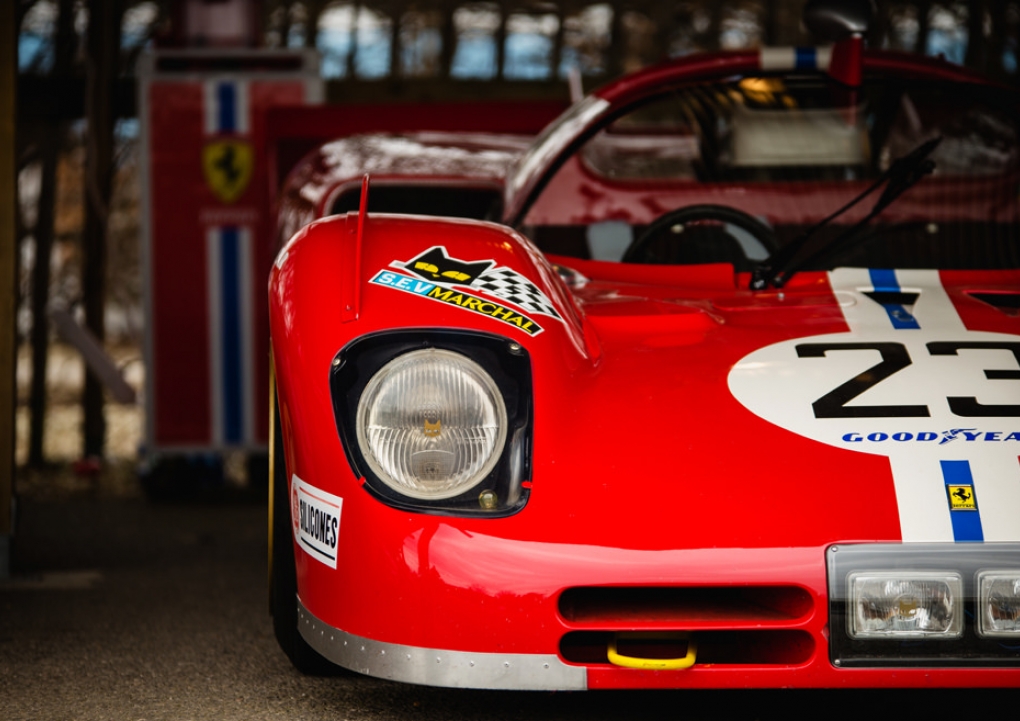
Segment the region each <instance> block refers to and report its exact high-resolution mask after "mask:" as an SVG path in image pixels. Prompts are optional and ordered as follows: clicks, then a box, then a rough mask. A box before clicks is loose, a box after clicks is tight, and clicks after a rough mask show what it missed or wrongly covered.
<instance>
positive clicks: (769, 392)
mask: <svg viewBox="0 0 1020 721" xmlns="http://www.w3.org/2000/svg"><path fill="white" fill-rule="evenodd" d="M830 282H831V283H832V286H833V289H834V291H835V293H836V297H837V299H838V300H839V303H840V306H841V307H842V309H843V313H844V316H845V318H846V321H847V324H848V326H849V328H850V332H848V333H835V334H827V335H819V336H809V337H804V338H796V339H792V340H787V341H782V342H780V343H776V344H774V345H770V346H766V347H765V348H761V349H759V350H756V351H754V352H753V353H750V354H749V355H747V356H745V357H744V358H742V359H741V360H740V361H739V362H738V363H737V364H736V365H735V366H734V367H733V369H732V370H731V372H730V374H729V379H728V382H729V388H730V391H731V393H732V394H733V396H734V397H735V398H736V399H737V400H738V401H740V403H741V404H743V405H744V406H745V407H746V408H747V409H749V410H750V411H751V412H753V413H754V414H755V415H757V416H760V417H761V418H764V419H765V420H767V421H769V422H771V423H773V424H775V425H777V426H780V427H782V428H785V429H787V430H789V431H792V432H793V433H797V434H799V435H801V436H805V437H807V438H811V439H813V440H816V441H819V442H821V443H825V444H828V445H830V446H835V447H837V448H842V449H845V450H849V451H857V452H863V453H871V454H878V455H883V456H887V457H889V459H890V462H891V466H892V472H893V476H894V480H895V483H896V489H897V499H898V502H899V504H900V515H901V521H902V522H903V523H904V524H905V525H904V529H903V533H904V540H908V536H912V537H911V538H910V539H909V540H953V538H952V535H951V530H950V536H949V538H948V539H945V538H943V537H942V536H944V535H945V531H946V527H947V525H946V524H948V523H949V515H948V514H947V508H948V507H952V508H953V509H954V510H956V509H957V507H956V506H952V505H951V504H950V505H949V506H947V499H946V488H947V487H948V484H950V483H951V482H952V478H953V476H951V475H946V474H947V470H946V469H947V468H948V469H950V470H951V471H952V472H953V473H955V470H953V469H956V468H957V467H956V466H954V465H952V464H953V463H955V462H958V461H959V462H965V463H966V464H967V470H968V471H969V472H971V474H972V475H973V476H974V480H973V484H974V487H975V488H977V489H978V491H979V492H978V493H977V497H978V500H979V501H980V502H981V506H982V507H981V519H982V522H983V523H984V525H986V526H988V525H991V526H993V527H995V528H1000V529H1006V530H1003V531H1002V532H1003V533H1005V534H1006V535H1008V536H1009V537H1010V538H1011V539H1013V540H1016V539H1020V521H1018V520H1017V519H1020V462H1018V456H1020V336H1018V335H1011V334H1005V333H986V332H971V331H968V330H967V329H966V328H965V327H964V325H963V323H962V321H961V320H960V318H959V315H958V314H957V312H956V309H955V307H954V306H953V304H952V302H951V301H950V299H949V297H948V296H947V294H946V293H945V291H944V290H943V288H942V287H941V285H940V284H939V281H938V274H937V273H935V272H933V271H899V272H898V273H896V274H892V273H886V274H880V275H875V272H874V271H873V272H871V274H870V275H869V271H867V270H853V269H845V270H838V271H834V272H833V273H831V274H830ZM777 457H778V458H781V457H782V454H781V453H778V454H777ZM944 462H948V463H949V464H950V465H948V466H947V465H946V463H944ZM817 480H818V482H825V469H818V479H817ZM862 480H863V479H862ZM951 500H952V499H950V501H951ZM1003 504H1005V505H1003ZM993 506H994V507H993ZM999 516H1002V518H1001V519H999ZM936 517H937V518H939V519H942V520H941V521H938V522H936V521H935V520H933V519H935V518H936ZM989 520H992V521H996V520H1001V521H1002V523H1001V524H996V523H991V524H990V523H988V521H989ZM940 524H941V525H940ZM936 527H938V528H936ZM939 529H940V530H939ZM988 535H989V534H988V533H987V532H986V533H985V538H984V540H992V539H991V538H989V537H988ZM992 535H993V536H994V535H995V533H994V532H993V534H992ZM999 540H1001V539H999Z"/></svg>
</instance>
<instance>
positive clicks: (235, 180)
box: [202, 140, 255, 203]
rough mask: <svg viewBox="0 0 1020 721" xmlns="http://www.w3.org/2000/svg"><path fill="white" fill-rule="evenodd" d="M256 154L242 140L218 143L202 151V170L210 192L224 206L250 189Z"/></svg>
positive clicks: (209, 145) (207, 146) (220, 141)
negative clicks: (246, 189) (249, 183)
mask: <svg viewBox="0 0 1020 721" xmlns="http://www.w3.org/2000/svg"><path fill="white" fill-rule="evenodd" d="M254 161H255V155H254V153H253V152H252V148H251V145H250V144H248V143H246V142H244V141H242V140H217V141H214V142H212V143H208V144H207V145H206V146H205V147H204V148H202V171H203V173H204V174H205V181H206V183H208V185H209V188H210V190H212V192H213V193H214V194H215V195H216V197H217V198H219V199H220V200H221V201H223V202H224V203H233V202H234V201H235V200H237V199H238V198H239V197H241V193H243V192H244V190H245V188H247V187H248V181H249V180H251V173H252V166H253V165H254Z"/></svg>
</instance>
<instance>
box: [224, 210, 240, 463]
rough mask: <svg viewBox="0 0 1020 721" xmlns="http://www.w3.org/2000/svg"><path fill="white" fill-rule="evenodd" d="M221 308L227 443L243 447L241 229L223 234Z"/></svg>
mask: <svg viewBox="0 0 1020 721" xmlns="http://www.w3.org/2000/svg"><path fill="white" fill-rule="evenodd" d="M220 233H221V242H220V308H221V309H222V310H221V312H222V319H221V320H222V332H223V337H222V344H223V345H222V353H223V357H222V359H221V360H222V368H223V378H222V379H221V382H222V393H223V396H222V401H223V440H224V441H226V442H227V443H240V442H241V440H242V438H241V435H242V429H243V428H244V423H243V419H242V417H241V416H242V396H241V394H242V391H243V389H242V387H241V380H242V375H243V374H242V372H241V299H240V287H241V284H240V279H239V277H238V272H239V271H240V265H241V263H240V248H239V245H240V238H239V235H240V234H239V233H238V229H237V228H233V227H226V228H222V229H221V230H220Z"/></svg>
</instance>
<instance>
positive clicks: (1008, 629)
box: [977, 571, 1020, 638]
mask: <svg viewBox="0 0 1020 721" xmlns="http://www.w3.org/2000/svg"><path fill="white" fill-rule="evenodd" d="M977 586H978V624H977V625H978V635H979V636H989V637H992V638H1020V571H981V572H980V573H979V574H978V576H977Z"/></svg>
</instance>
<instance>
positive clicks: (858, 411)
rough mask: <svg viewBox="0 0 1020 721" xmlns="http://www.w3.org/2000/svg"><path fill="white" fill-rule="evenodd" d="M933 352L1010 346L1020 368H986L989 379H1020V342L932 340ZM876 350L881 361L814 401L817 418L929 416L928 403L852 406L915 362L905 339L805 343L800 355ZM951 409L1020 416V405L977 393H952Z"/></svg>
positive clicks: (975, 414) (930, 350)
mask: <svg viewBox="0 0 1020 721" xmlns="http://www.w3.org/2000/svg"><path fill="white" fill-rule="evenodd" d="M927 348H928V353H929V355H933V356H950V355H957V351H960V350H1006V351H1010V352H1012V353H1013V357H1014V358H1016V361H1017V366H1018V368H1017V369H1016V370H985V378H987V379H989V380H1020V343H1006V342H1001V343H1000V342H984V341H961V342H957V341H932V342H931V343H928V344H927ZM847 350H872V351H878V352H879V354H880V355H881V356H882V360H881V362H879V363H878V364H877V365H874V366H872V367H871V368H869V369H867V370H866V371H864V372H863V373H859V374H858V375H856V376H854V377H853V378H851V379H850V380H848V381H847V382H846V383H843V384H842V385H840V386H839V387H837V388H834V389H833V390H831V391H829V392H828V393H826V394H825V395H823V396H822V397H821V398H819V399H818V400H816V401H815V402H814V403H812V404H811V407H812V408H813V409H814V412H815V418H928V417H930V416H931V413H930V412H929V410H928V406H926V405H882V406H864V405H859V406H848V405H846V404H847V403H848V402H849V401H851V400H853V399H854V398H856V397H857V396H859V395H861V394H862V393H864V392H865V391H866V390H868V389H869V388H873V387H874V386H876V385H878V384H879V383H881V382H882V381H884V380H885V379H886V378H888V377H889V376H891V375H893V374H894V373H896V372H898V371H901V370H903V369H904V368H906V367H907V366H909V365H910V364H911V360H910V354H909V353H908V352H907V348H906V346H904V345H902V344H901V343H801V344H799V345H798V346H797V357H799V358H824V357H825V354H826V353H827V352H829V351H847ZM946 400H947V401H948V402H949V410H951V411H952V412H953V414H955V415H957V416H962V417H965V418H989V417H1009V416H1020V405H1008V404H983V403H978V401H977V399H976V398H974V397H965V396H950V397H948V398H947V399H946Z"/></svg>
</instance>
